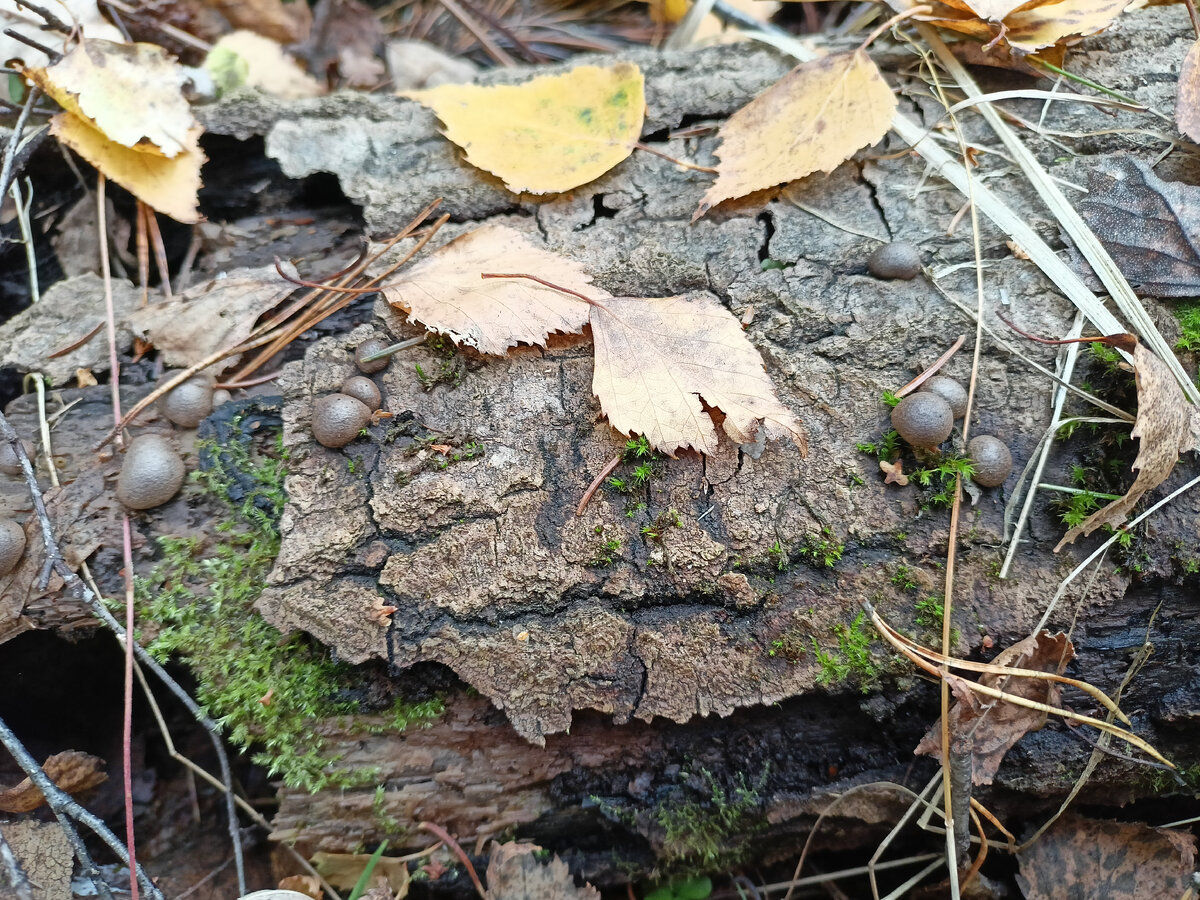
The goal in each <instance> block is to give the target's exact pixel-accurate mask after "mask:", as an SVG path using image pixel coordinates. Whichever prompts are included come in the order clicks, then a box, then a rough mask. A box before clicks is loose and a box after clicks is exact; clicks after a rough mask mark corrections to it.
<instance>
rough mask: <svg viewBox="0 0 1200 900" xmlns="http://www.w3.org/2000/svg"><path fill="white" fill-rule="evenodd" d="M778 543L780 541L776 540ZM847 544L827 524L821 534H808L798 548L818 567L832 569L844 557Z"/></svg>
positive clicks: (807, 559) (799, 553)
mask: <svg viewBox="0 0 1200 900" xmlns="http://www.w3.org/2000/svg"><path fill="white" fill-rule="evenodd" d="M776 543H778V542H776ZM773 550H774V548H772V551H769V552H773ZM845 550H846V546H845V545H844V544H842V543H840V542H839V541H837V540H836V539H835V538H834V536H833V529H832V528H830V527H829V526H828V525H826V526H825V527H824V528H822V529H821V533H820V534H819V535H812V534H810V535H806V536H805V538H804V544H803V545H802V546H801V547H800V549H799V550H797V551H796V552H797V554H798V555H799V556H800V558H801V559H804V560H806V561H807V562H809V563H811V564H812V565H814V566H816V567H817V568H818V569H832V568H833V567H834V566H835V565H837V562H838V560H840V559H841V558H842V553H843V552H845Z"/></svg>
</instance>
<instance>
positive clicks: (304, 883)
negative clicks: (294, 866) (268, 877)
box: [279, 875, 391, 900]
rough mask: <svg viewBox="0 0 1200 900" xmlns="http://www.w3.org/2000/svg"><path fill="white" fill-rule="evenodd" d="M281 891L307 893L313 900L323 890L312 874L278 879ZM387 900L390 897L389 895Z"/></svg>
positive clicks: (318, 899) (317, 897) (318, 898)
mask: <svg viewBox="0 0 1200 900" xmlns="http://www.w3.org/2000/svg"><path fill="white" fill-rule="evenodd" d="M279 889H280V890H281V891H295V892H296V893H297V894H307V895H308V896H309V897H312V898H313V900H321V895H322V894H323V891H322V890H321V881H320V879H318V878H316V877H315V876H313V875H289V876H288V877H287V878H281V879H280V880H279ZM389 900H391V898H390V897H389Z"/></svg>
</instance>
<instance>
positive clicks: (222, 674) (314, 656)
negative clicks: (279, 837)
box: [135, 421, 441, 791]
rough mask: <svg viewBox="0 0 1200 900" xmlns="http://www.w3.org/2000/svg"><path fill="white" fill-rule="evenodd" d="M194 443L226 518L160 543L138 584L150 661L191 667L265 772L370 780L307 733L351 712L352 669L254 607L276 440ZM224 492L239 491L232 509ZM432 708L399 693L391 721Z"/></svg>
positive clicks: (281, 456) (318, 782)
mask: <svg viewBox="0 0 1200 900" xmlns="http://www.w3.org/2000/svg"><path fill="white" fill-rule="evenodd" d="M234 424H235V426H236V424H237V423H236V421H235V423H234ZM198 449H200V450H201V451H202V453H205V455H206V456H207V457H208V458H210V459H212V460H213V461H214V462H213V465H212V466H211V467H210V468H209V469H207V470H205V471H200V472H197V473H195V474H194V475H193V478H194V479H195V480H197V481H199V482H200V483H201V484H202V485H203V487H204V489H205V494H206V495H207V496H208V497H209V498H210V499H211V500H212V505H213V506H214V507H219V508H223V509H224V513H225V518H224V519H223V521H221V522H219V523H218V524H217V526H216V535H217V538H216V540H215V542H213V543H212V544H211V545H207V546H205V545H202V544H201V543H200V542H199V541H197V540H194V539H178V538H170V537H163V538H159V539H158V547H159V551H160V554H161V557H160V560H159V562H158V564H157V565H156V566H155V567H154V569H153V571H152V572H151V573H150V574H149V575H147V576H145V577H139V578H137V579H136V581H135V591H136V598H137V604H138V609H139V612H140V615H141V619H142V632H141V634H140V635H139V637H140V639H141V640H142V641H143V642H144V643H145V644H146V648H147V650H149V651H150V652H151V653H152V654H153V655H154V656H155V657H156V658H157V659H159V660H163V661H165V660H168V659H171V658H177V659H181V660H183V661H184V662H186V663H187V664H188V666H189V667H190V668H191V670H192V673H193V674H194V676H195V679H196V688H195V691H196V698H197V700H198V701H199V702H200V704H201V705H202V706H203V707H204V708H205V709H206V710H207V711H208V713H209V715H211V716H212V717H213V718H214V719H215V720H216V721H217V723H218V724H219V725H220V726H221V728H222V729H223V730H224V731H225V733H226V735H227V736H228V737H229V739H230V740H231V741H232V742H233V743H235V744H237V745H238V746H240V747H243V748H249V747H251V746H255V747H258V748H260V751H259V752H258V753H257V754H256V755H255V757H254V760H255V762H257V763H260V764H262V765H265V766H266V767H267V768H268V769H269V771H270V773H271V775H272V776H280V777H282V778H283V780H284V781H285V782H286V783H287V784H288V785H290V786H294V787H303V788H305V789H307V790H310V791H315V790H318V789H319V788H322V787H325V786H327V785H331V784H342V785H344V784H348V783H356V784H361V783H365V782H368V781H369V780H371V778H372V777H373V773H371V772H364V771H346V772H338V773H336V774H334V773H332V772H330V770H329V766H330V763H331V762H333V759H331V758H330V756H329V755H328V754H327V753H326V752H325V751H326V746H325V742H324V740H323V739H322V738H321V737H320V736H319V735H318V734H317V733H316V730H315V729H314V728H313V723H314V721H315V720H318V719H322V718H326V717H329V716H335V715H339V714H349V713H354V712H357V711H359V708H358V704H357V702H356V701H354V700H349V699H345V698H346V697H348V696H349V692H350V691H351V690H352V689H353V688H354V687H355V685H356V678H355V670H354V669H353V668H352V667H350V666H348V665H345V664H343V663H335V662H334V661H333V660H332V659H331V658H330V655H329V652H328V651H327V650H326V649H324V648H322V647H321V646H319V645H318V644H316V643H314V642H312V641H311V640H309V639H308V638H306V637H304V636H301V635H290V636H284V635H281V634H280V633H279V632H278V631H277V630H276V629H275V628H273V627H272V626H270V625H268V624H267V623H266V622H265V621H264V620H263V619H262V617H261V616H259V615H258V614H257V613H256V612H255V611H254V608H253V607H254V602H255V600H257V599H258V595H259V593H260V592H261V591H262V586H263V585H264V584H265V583H266V577H267V573H268V572H269V571H270V569H271V566H272V564H273V563H274V560H275V556H276V554H277V553H278V551H279V530H278V521H279V516H280V513H281V512H282V510H283V505H284V500H285V496H284V490H283V479H284V475H285V462H286V453H285V452H284V451H283V449H282V446H281V444H280V442H279V441H278V440H277V441H276V445H275V447H274V449H273V452H270V453H256V452H254V451H253V450H251V449H250V447H249V444H241V443H238V442H236V441H233V442H226V443H222V444H221V446H220V447H218V446H216V444H215V443H210V444H209V445H207V446H202V445H200V444H198ZM206 451H207V452H206ZM247 485H249V487H247ZM235 487H236V488H237V490H236V491H234V488H235ZM231 491H232V492H234V493H235V495H237V496H240V497H241V499H240V500H239V502H237V503H236V504H235V503H233V502H231V501H230V499H229V498H230V494H231ZM440 712H441V704H440V701H429V702H424V703H417V704H411V703H406V702H404V701H403V700H399V701H397V704H396V705H395V706H394V707H393V709H392V711H391V724H392V725H393V726H394V727H397V728H403V727H406V726H409V725H413V724H423V723H427V722H429V721H430V720H431V719H432V718H434V717H436V716H437V715H439V714H440Z"/></svg>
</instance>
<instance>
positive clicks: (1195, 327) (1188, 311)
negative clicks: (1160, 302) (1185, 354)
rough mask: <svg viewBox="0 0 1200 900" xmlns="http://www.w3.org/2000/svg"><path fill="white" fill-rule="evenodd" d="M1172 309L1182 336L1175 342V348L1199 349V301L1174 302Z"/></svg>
mask: <svg viewBox="0 0 1200 900" xmlns="http://www.w3.org/2000/svg"><path fill="white" fill-rule="evenodd" d="M1172 309H1173V310H1174V311H1175V317H1176V318H1177V319H1179V327H1180V329H1181V330H1182V331H1183V336H1182V337H1180V338H1179V340H1178V341H1177V342H1176V343H1175V347H1176V349H1178V350H1200V301H1198V300H1191V301H1188V302H1185V303H1176V304H1175V305H1174V306H1173V307H1172Z"/></svg>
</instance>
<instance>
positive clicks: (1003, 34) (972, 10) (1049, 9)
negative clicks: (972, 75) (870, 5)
mask: <svg viewBox="0 0 1200 900" xmlns="http://www.w3.org/2000/svg"><path fill="white" fill-rule="evenodd" d="M889 2H890V4H891V6H892V7H893V8H894V9H896V10H897V11H903V10H906V9H909V8H911V7H914V6H917V5H918V0H889ZM1130 2H1131V0H1057V2H1055V0H1041V2H1039V0H1032V2H1013V0H943V2H940V3H939V2H924V0H922V2H921V4H920V5H926V6H930V7H932V11H931V12H930V13H929V14H928V15H924V16H920V18H921V19H923V20H925V21H929V22H933V23H934V24H936V25H939V26H941V27H942V28H948V29H950V30H952V31H957V32H959V33H960V34H968V35H971V36H972V37H974V38H976V39H977V40H979V41H981V42H983V43H985V44H987V43H991V42H993V41H995V42H996V43H997V44H998V45H999V46H1004V47H1010V48H1012V49H1013V50H1015V51H1018V52H1019V53H1033V52H1035V51H1038V50H1041V49H1043V48H1046V47H1051V46H1054V45H1056V44H1066V43H1074V42H1075V41H1077V40H1078V39H1079V38H1082V37H1087V36H1088V35H1090V34H1095V33H1096V32H1098V31H1103V30H1104V29H1105V28H1107V27H1108V26H1109V25H1111V24H1112V22H1113V20H1114V19H1116V17H1117V16H1119V15H1120V14H1121V13H1122V12H1123V11H1124V10H1125V8H1126V7H1127V6H1129V4H1130Z"/></svg>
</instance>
